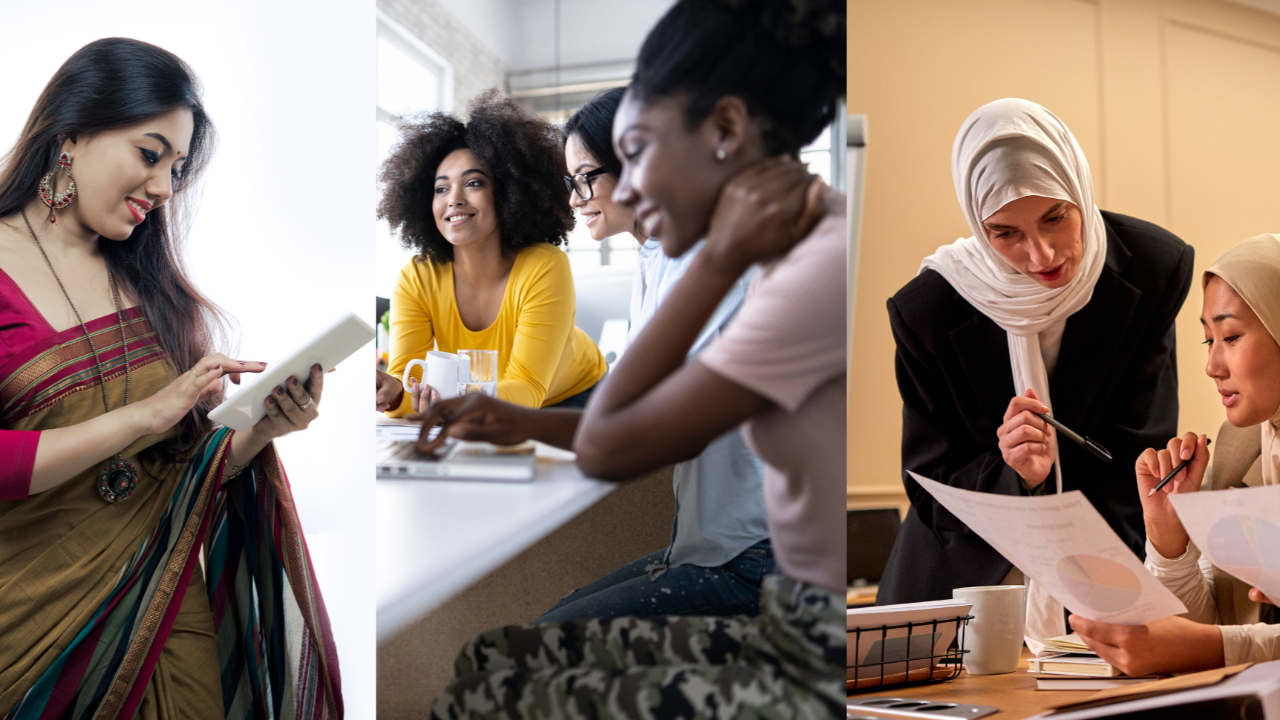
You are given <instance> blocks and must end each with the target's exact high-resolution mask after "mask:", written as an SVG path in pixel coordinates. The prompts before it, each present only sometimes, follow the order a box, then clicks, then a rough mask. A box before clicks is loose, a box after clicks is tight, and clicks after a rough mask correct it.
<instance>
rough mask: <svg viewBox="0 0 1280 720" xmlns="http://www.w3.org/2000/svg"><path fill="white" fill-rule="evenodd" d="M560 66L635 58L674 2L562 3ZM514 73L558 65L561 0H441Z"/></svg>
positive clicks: (601, 0)
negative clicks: (557, 15)
mask: <svg viewBox="0 0 1280 720" xmlns="http://www.w3.org/2000/svg"><path fill="white" fill-rule="evenodd" d="M559 2H560V63H561V64H562V65H577V64H590V63H598V62H604V61H610V60H626V59H632V58H634V57H635V56H636V54H637V53H638V52H639V51H640V45H641V43H642V42H644V38H645V36H646V35H647V34H648V33H649V30H650V29H651V28H652V27H653V26H654V25H655V24H656V23H657V22H658V19H659V18H661V17H662V15H663V13H665V12H666V11H667V10H668V9H669V8H670V7H671V6H672V5H673V4H674V0H559ZM441 3H442V4H443V5H444V6H445V8H446V9H448V10H449V12H450V13H452V14H453V15H454V17H456V18H458V20H459V21H460V22H461V23H462V24H463V25H465V26H466V27H467V29H469V30H471V32H473V33H474V34H475V35H476V36H477V37H478V38H479V39H480V41H481V42H483V43H484V44H485V46H487V47H488V48H489V49H490V50H492V51H493V52H495V53H497V55H498V56H499V57H500V58H502V61H503V63H504V64H505V65H506V66H507V69H508V70H511V71H519V70H529V69H534V68H545V67H550V66H551V65H554V64H555V12H556V0H441Z"/></svg>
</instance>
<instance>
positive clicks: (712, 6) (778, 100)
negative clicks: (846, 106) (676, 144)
mask: <svg viewBox="0 0 1280 720" xmlns="http://www.w3.org/2000/svg"><path fill="white" fill-rule="evenodd" d="M846 12H847V11H846V6H845V2H844V0H680V2H678V3H676V4H675V6H674V7H672V8H671V10H670V11H668V12H667V14H666V15H664V16H663V18H662V19H661V20H659V21H658V24H657V25H656V26H655V27H654V29H653V30H652V31H651V32H650V33H649V36H648V37H647V38H646V39H645V41H644V45H643V46H642V47H641V48H640V56H639V58H638V59H637V61H636V74H635V77H634V78H633V79H632V84H631V88H632V92H633V93H634V94H635V96H636V97H637V99H639V100H640V101H642V102H652V101H654V100H658V99H661V98H663V97H667V96H669V95H674V94H677V93H683V94H685V95H687V96H688V97H689V104H688V107H687V109H686V117H687V118H688V120H689V122H690V123H694V122H698V121H699V120H702V119H703V118H705V117H706V116H707V115H708V114H710V112H711V110H712V108H714V107H715V104H716V102H717V101H718V100H719V99H720V98H722V97H725V96H728V95H733V96H737V97H740V98H742V99H743V100H744V101H746V103H747V107H748V108H749V109H750V111H751V113H752V114H753V115H757V116H759V117H761V118H763V119H764V120H765V134H764V135H765V136H764V141H765V146H766V149H767V150H768V151H769V153H770V154H779V153H789V154H791V155H796V154H798V153H799V151H800V148H802V147H804V146H805V145H807V144H809V143H810V142H813V140H814V139H815V138H817V137H818V135H820V134H821V133H822V130H823V128H825V127H826V126H827V125H829V124H830V123H831V122H832V121H833V120H834V119H835V111H836V99H837V98H839V97H842V96H843V95H844V93H845V57H846V49H845V48H846V42H847V41H846V36H845V18H846Z"/></svg>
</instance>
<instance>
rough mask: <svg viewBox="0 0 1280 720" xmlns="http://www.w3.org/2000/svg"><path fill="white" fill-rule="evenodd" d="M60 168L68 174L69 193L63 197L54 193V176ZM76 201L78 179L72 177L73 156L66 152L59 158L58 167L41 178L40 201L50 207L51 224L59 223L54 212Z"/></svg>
mask: <svg viewBox="0 0 1280 720" xmlns="http://www.w3.org/2000/svg"><path fill="white" fill-rule="evenodd" d="M59 168H60V169H62V170H64V171H66V173H67V191H66V192H64V193H62V194H61V195H59V194H56V193H54V191H53V183H54V175H55V174H57V172H58V169H59ZM75 199H76V179H75V178H74V177H72V176H71V156H70V155H68V154H66V153H65V152H64V153H62V155H60V156H59V157H58V167H57V168H55V169H53V170H51V171H49V172H48V173H46V174H45V176H44V177H42V178H40V201H41V202H43V203H44V204H45V205H47V206H48V207H49V222H50V223H56V222H58V218H57V217H56V216H54V214H53V211H54V210H62V209H63V208H65V207H67V206H68V205H70V204H71V203H73V202H75Z"/></svg>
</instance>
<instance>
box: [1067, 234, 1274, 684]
mask: <svg viewBox="0 0 1280 720" xmlns="http://www.w3.org/2000/svg"><path fill="white" fill-rule="evenodd" d="M1200 323H1201V325H1203V326H1204V337H1205V344H1206V345H1207V346H1208V348H1209V360H1208V363H1207V364H1206V365H1205V373H1206V374H1208V375H1209V377H1211V378H1213V380H1214V382H1215V383H1216V384H1217V386H1218V393H1219V394H1220V395H1221V396H1222V404H1223V405H1224V406H1226V410H1227V422H1225V423H1223V424H1222V429H1221V430H1220V431H1219V434H1218V445H1217V453H1216V454H1217V457H1216V458H1215V460H1214V465H1213V472H1212V473H1211V475H1210V478H1211V488H1210V489H1212V490H1220V489H1222V488H1229V487H1252V486H1257V485H1274V484H1277V483H1280V438H1278V437H1277V426H1278V425H1280V344H1278V341H1277V338H1280V235H1272V234H1266V235H1259V236H1257V237H1255V238H1250V239H1249V240H1246V241H1244V242H1242V243H1240V244H1239V245H1237V246H1235V247H1234V248H1232V249H1231V250H1230V251H1228V252H1227V254H1226V255H1223V256H1222V258H1220V259H1219V260H1218V262H1217V263H1215V264H1214V265H1213V266H1212V267H1210V268H1209V269H1208V270H1206V271H1205V273H1204V308H1203V310H1202V311H1201V313H1200ZM1183 459H1189V460H1191V463H1190V464H1189V466H1188V469H1187V470H1186V471H1185V472H1183V473H1182V474H1180V475H1179V476H1178V477H1177V478H1175V479H1174V481H1173V482H1170V483H1169V484H1167V485H1166V486H1165V487H1164V489H1163V491H1162V492H1158V493H1155V495H1154V496H1153V497H1150V498H1148V497H1147V492H1148V491H1149V490H1150V489H1151V488H1153V487H1154V486H1155V485H1156V483H1157V482H1158V481H1159V479H1160V478H1162V477H1164V476H1165V475H1166V474H1168V473H1169V471H1170V470H1172V469H1173V465H1174V464H1176V463H1177V462H1178V461H1179V460H1183ZM1208 464H1209V449H1208V444H1207V440H1206V437H1205V436H1204V435H1199V436H1196V435H1194V434H1192V433H1187V434H1186V435H1185V436H1184V437H1182V438H1174V439H1172V440H1170V441H1169V445H1168V447H1167V448H1166V449H1164V450H1160V451H1158V452H1157V451H1156V450H1154V449H1148V450H1147V451H1146V452H1144V453H1143V454H1142V456H1141V457H1139V458H1138V462H1137V467H1136V474H1137V477H1138V491H1139V492H1138V494H1139V496H1141V497H1142V500H1143V508H1142V509H1143V518H1144V520H1145V522H1146V527H1147V562H1146V565H1147V569H1148V570H1150V571H1151V572H1152V574H1154V575H1155V576H1156V577H1158V578H1160V581H1161V582H1163V583H1164V584H1165V586H1166V587H1168V588H1169V589H1170V590H1171V591H1173V593H1174V594H1175V595H1177V596H1178V598H1179V599H1181V600H1182V602H1183V603H1184V604H1185V605H1186V606H1187V609H1188V612H1187V614H1186V615H1182V616H1174V617H1167V618H1164V619H1163V620H1158V621H1156V622H1153V623H1148V624H1147V625H1138V626H1126V625H1110V624H1108V623H1100V622H1095V621H1091V620H1087V619H1085V618H1082V617H1079V616H1074V615H1073V616H1072V617H1071V626H1072V628H1073V629H1074V630H1075V631H1076V632H1078V633H1079V634H1080V636H1081V637H1082V638H1084V640H1085V642H1086V643H1087V644H1088V645H1089V647H1091V648H1093V649H1094V650H1095V651H1096V652H1097V653H1098V655H1100V656H1102V657H1103V658H1104V659H1106V660H1107V661H1108V662H1110V663H1111V664H1112V665H1113V666H1115V667H1117V668H1119V669H1120V670H1122V671H1124V672H1125V673H1127V674H1129V675H1142V674H1148V673H1154V672H1185V671H1192V670H1203V669H1207V668H1213V667H1221V666H1223V665H1234V664H1237V663H1244V662H1265V661H1268V660H1276V659H1280V624H1276V623H1277V622H1280V613H1277V612H1276V608H1275V606H1274V605H1272V604H1271V603H1270V602H1269V601H1268V599H1267V598H1266V597H1265V596H1263V595H1262V593H1260V592H1259V591H1258V590H1256V589H1254V588H1250V587H1249V586H1248V585H1247V584H1245V583H1243V582H1241V581H1240V580H1237V579H1236V578H1234V577H1232V576H1230V575H1228V574H1227V573H1225V572H1223V571H1222V570H1221V569H1219V568H1216V567H1214V566H1212V565H1211V564H1209V562H1208V560H1207V559H1206V558H1203V557H1201V555H1200V550H1199V549H1198V548H1196V546H1195V544H1194V543H1192V542H1191V541H1190V539H1189V538H1188V536H1187V531H1186V530H1185V529H1184V528H1183V526H1182V522H1181V521H1180V520H1178V516H1177V514H1176V513H1175V512H1174V510H1173V506H1172V504H1171V503H1170V502H1169V496H1170V494H1172V493H1184V492H1195V491H1196V490H1197V489H1199V487H1200V483H1201V480H1202V479H1203V478H1204V474H1205V469H1206V468H1207V466H1208Z"/></svg>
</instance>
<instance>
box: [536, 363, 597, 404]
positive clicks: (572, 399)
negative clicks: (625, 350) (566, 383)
mask: <svg viewBox="0 0 1280 720" xmlns="http://www.w3.org/2000/svg"><path fill="white" fill-rule="evenodd" d="M607 377H609V371H608V370H606V371H605V373H604V375H602V376H601V377H600V379H599V380H597V381H596V384H595V385H592V386H591V387H589V388H587V389H586V390H583V391H582V392H580V393H578V394H577V395H570V396H569V397H567V398H565V399H563V400H561V401H560V402H558V403H556V404H555V405H548V406H547V407H548V408H560V409H562V410H583V409H585V408H586V407H587V401H588V400H590V399H591V394H592V393H594V392H595V391H596V388H598V387H600V383H602V382H604V379H605V378H607Z"/></svg>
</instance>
